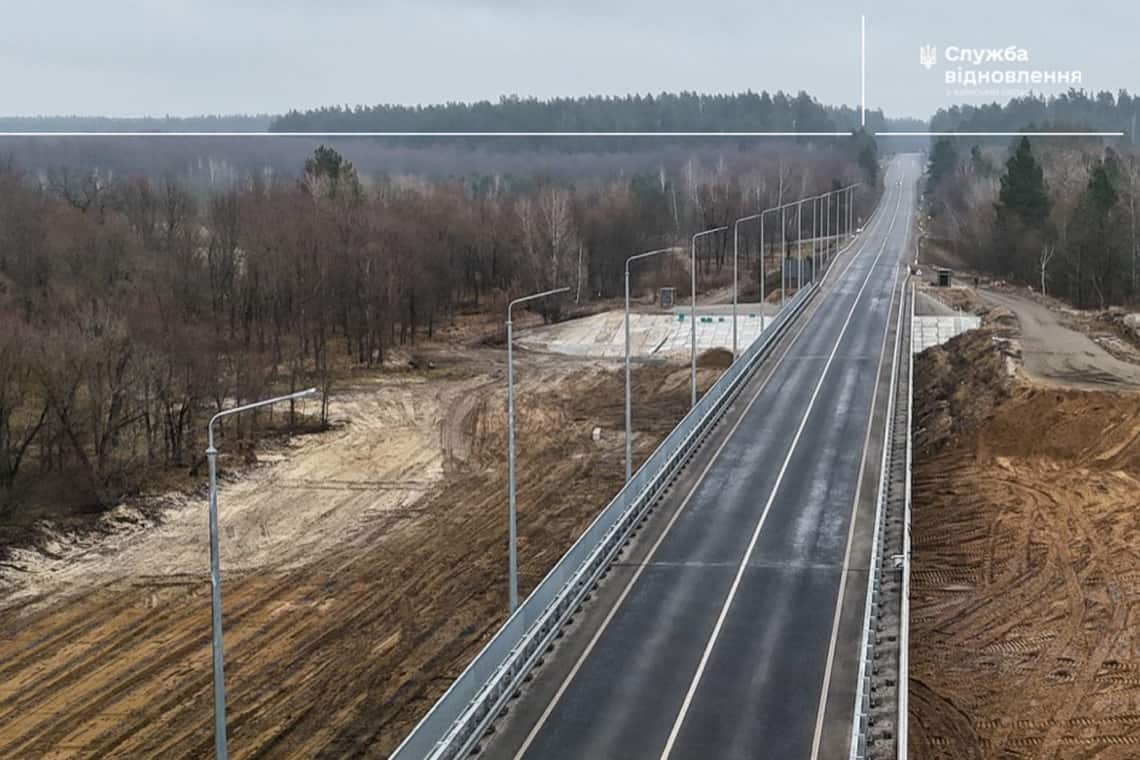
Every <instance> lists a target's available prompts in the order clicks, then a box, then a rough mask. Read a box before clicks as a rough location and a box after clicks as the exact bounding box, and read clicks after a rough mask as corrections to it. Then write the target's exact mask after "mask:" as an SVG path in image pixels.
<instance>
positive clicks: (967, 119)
mask: <svg viewBox="0 0 1140 760" xmlns="http://www.w3.org/2000/svg"><path fill="white" fill-rule="evenodd" d="M1138 113H1140V97H1136V96H1132V95H1129V94H1128V92H1127V91H1126V90H1121V91H1120V92H1119V93H1118V94H1117V95H1113V94H1112V93H1111V92H1107V91H1101V92H1098V93H1096V94H1092V93H1089V92H1085V91H1084V90H1075V89H1073V90H1069V91H1068V92H1067V93H1064V94H1061V95H1051V96H1049V97H1046V96H1044V95H1027V96H1026V97H1023V98H1013V99H1012V100H1010V101H1009V102H1008V103H1007V104H1005V105H1000V104H998V103H990V104H988V105H982V106H971V105H964V106H953V107H952V108H942V109H939V110H938V113H936V114H935V115H934V118H933V119H932V120H931V122H930V126H931V129H932V130H933V131H936V132H1015V131H1020V130H1033V129H1041V130H1045V129H1053V130H1062V131H1078V130H1095V131H1099V132H1107V131H1113V132H1115V131H1123V132H1124V133H1125V139H1126V140H1127V141H1128V142H1130V143H1131V144H1136V126H1137V114H1138ZM1002 142H1004V141H1002Z"/></svg>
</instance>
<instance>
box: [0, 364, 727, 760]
mask: <svg viewBox="0 0 1140 760" xmlns="http://www.w3.org/2000/svg"><path fill="white" fill-rule="evenodd" d="M472 353H473V352H468V354H467V355H468V356H469V357H470V356H471V355H472ZM474 353H477V352H474ZM480 355H481V356H482V357H483V359H482V360H481V361H478V360H477V361H473V362H471V365H472V367H473V369H469V370H468V371H464V372H455V371H450V372H449V371H443V372H438V371H437V372H428V373H426V374H425V373H408V374H404V375H401V376H398V377H397V378H395V379H388V378H383V379H379V380H377V379H362V380H361V381H360V383H358V384H357V386H356V387H355V388H354V389H352V390H351V391H349V392H347V393H345V394H342V395H340V396H338V397H337V398H336V399H334V400H333V407H332V415H333V417H334V418H342V419H344V424H342V425H341V426H339V427H338V428H337V429H336V430H334V431H332V432H330V433H326V434H321V435H317V436H311V437H308V438H306V439H305V440H304V441H300V442H298V443H296V444H294V445H293V446H291V447H289V448H288V449H286V450H284V451H283V452H280V453H279V456H278V457H277V459H279V460H280V461H277V462H270V463H267V464H264V465H262V466H260V467H258V468H256V469H254V470H253V471H252V473H250V474H248V475H246V476H242V477H235V476H231V477H230V478H229V479H228V480H227V481H226V482H225V483H224V485H223V488H222V490H221V494H220V499H219V501H220V504H221V514H222V531H221V538H222V542H221V543H222V547H223V549H222V556H223V588H224V606H225V632H226V634H225V652H226V678H227V681H226V686H227V692H228V706H229V710H228V716H229V721H228V723H229V731H230V750H231V754H232V755H233V756H234V757H242V758H246V757H312V756H337V757H346V756H347V757H357V756H362V757H363V756H367V757H382V756H384V755H385V754H386V753H387V752H389V751H390V750H391V749H392V748H393V747H394V746H395V745H396V743H397V742H398V741H399V740H400V738H402V737H403V735H404V734H405V733H406V732H407V731H408V730H409V729H410V727H411V726H412V725H413V724H414V723H415V721H416V720H418V719H419V717H420V716H422V714H423V713H424V712H425V711H426V710H427V708H428V707H429V706H430V705H431V703H432V702H433V701H434V700H435V699H436V698H437V697H438V696H439V694H441V693H442V692H443V690H444V689H445V688H446V687H447V685H448V684H449V682H450V681H451V680H452V679H453V678H454V677H455V676H456V675H457V674H458V673H459V672H460V670H461V669H462V668H463V667H464V665H465V664H466V663H467V662H468V661H469V660H470V658H471V657H472V656H473V655H474V654H475V652H476V651H477V650H478V649H479V647H480V646H481V645H482V644H483V643H484V642H485V641H486V640H487V639H488V638H489V637H490V636H491V634H492V633H493V632H494V631H495V630H496V628H497V627H498V626H499V625H500V624H501V622H502V621H503V619H504V618H505V609H506V561H505V557H506V540H507V538H506V520H505V513H506V482H505V481H506V477H505V466H504V461H503V460H504V452H505V446H506V430H505V414H504V407H505V399H504V393H503V378H502V373H501V370H499V369H497V368H499V367H501V362H502V358H503V357H502V354H501V352H495V351H486V350H485V351H484V352H483V353H482V354H480ZM516 361H517V362H518V368H517V369H518V378H519V383H520V385H519V398H518V422H519V430H518V447H519V448H518V451H519V468H518V471H519V489H518V498H519V531H520V540H519V551H520V571H521V573H520V574H521V586H522V588H521V592H522V593H524V594H525V593H526V592H527V591H529V589H530V588H532V587H533V586H534V584H535V583H537V581H538V580H539V579H540V577H541V576H542V575H543V573H545V571H546V570H547V569H548V568H549V567H550V566H551V565H552V564H553V563H554V562H555V560H556V559H557V558H558V557H559V556H560V555H561V553H562V552H563V551H564V550H565V549H566V548H567V547H568V546H569V544H570V543H571V542H572V541H573V540H574V538H575V537H576V536H577V535H578V534H579V533H580V532H581V530H582V529H583V528H584V527H585V525H586V524H587V523H588V521H589V520H590V519H591V518H592V517H593V515H594V514H596V512H597V510H598V509H599V508H600V507H601V506H602V505H604V504H605V503H606V501H608V499H609V498H610V497H611V496H612V495H613V493H615V492H616V490H617V488H618V486H619V485H620V482H621V478H622V473H623V464H622V450H623V443H622V440H623V439H622V425H623V422H622V420H623V404H622V384H621V383H622V380H621V374H620V372H618V371H615V370H614V369H613V368H612V365H611V366H609V367H607V366H604V365H600V364H594V363H583V362H572V361H567V360H556V359H553V358H551V357H539V356H533V355H526V354H523V355H522V356H518V357H516ZM490 367H495V368H496V369H490ZM688 372H689V370H688V367H683V368H681V367H678V368H670V367H644V368H639V369H637V371H636V373H635V375H634V381H635V382H634V394H635V407H634V420H635V425H636V430H637V435H636V436H635V451H636V456H637V458H638V459H642V458H644V457H645V456H647V455H648V453H649V451H650V450H651V449H652V447H653V446H654V445H655V443H656V442H657V441H658V440H660V439H661V438H662V437H663V436H664V435H665V434H666V433H667V432H668V430H669V429H671V428H672V426H673V425H674V424H675V421H676V420H677V419H679V418H680V417H681V416H682V415H683V414H684V412H685V411H686V410H687V406H688V398H689V388H688ZM715 375H716V372H715V371H714V370H707V369H705V370H701V372H700V378H701V383H702V385H703V386H707V385H708V384H709V382H711V380H712V378H713V377H715ZM595 428H600V431H601V437H600V440H597V441H595V440H594V436H593V433H594V430H595ZM263 459H273V457H268V458H265V457H263ZM124 522H125V524H128V525H129V524H131V521H130V520H125V521H124ZM113 532H114V531H113ZM205 532H206V526H205V508H204V501H203V500H202V499H201V498H198V497H185V503H179V504H175V505H173V507H172V508H171V510H170V514H169V516H168V518H167V519H166V520H165V521H164V522H163V523H162V524H160V525H159V526H157V527H156V526H153V525H143V526H136V527H134V528H129V529H128V528H123V529H122V531H121V533H116V536H117V537H116V538H115V539H114V540H112V541H110V542H109V543H108V542H106V541H97V542H94V543H91V544H84V543H75V542H69V540H68V538H67V537H66V536H60V537H59V546H58V547H57V548H56V550H55V551H53V552H51V553H50V556H47V555H38V556H36V555H32V554H29V553H24V554H21V555H20V556H19V557H18V558H17V561H15V562H14V563H13V567H10V568H7V569H6V570H5V572H4V575H3V580H4V584H5V585H4V586H2V587H0V594H2V596H0V613H2V614H0V757H12V758H25V757H53V758H65V757H207V756H210V755H211V754H212V751H213V743H212V742H213V739H212V707H211V705H212V702H211V671H210V659H209V658H210V649H209V636H210V605H209V583H208V575H207V572H206V570H207V554H206V551H205Z"/></svg>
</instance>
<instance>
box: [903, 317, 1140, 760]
mask: <svg viewBox="0 0 1140 760" xmlns="http://www.w3.org/2000/svg"><path fill="white" fill-rule="evenodd" d="M990 295H991V294H986V296H985V297H987V298H989V297H990ZM993 302H995V303H996V304H1000V305H1002V306H1003V307H1005V308H1009V309H1010V310H1011V311H1014V312H1015V313H1016V314H1017V315H1018V317H1019V322H1020V326H1021V328H1022V329H1023V330H1024V331H1025V332H1024V334H1023V335H1022V336H1020V340H1021V342H1022V344H1023V348H1024V359H1025V363H1026V369H1025V372H1022V371H1021V370H1020V369H1019V368H1018V367H1017V355H1018V351H1017V348H1016V345H1015V344H1016V341H1017V340H1018V338H1019V336H1018V335H1017V334H1016V331H1015V330H1010V329H1008V327H1002V326H1001V324H1002V322H1003V320H1000V319H999V320H998V321H997V323H996V325H995V324H994V323H993V322H991V325H994V326H992V327H990V328H988V329H984V330H980V331H975V332H972V333H968V334H966V335H963V336H960V337H959V338H956V339H955V340H953V341H951V342H950V343H949V344H948V345H947V346H945V347H941V348H934V349H931V350H929V351H927V352H926V353H924V354H923V355H921V356H920V357H919V358H918V361H917V365H916V399H915V431H916V439H915V470H914V518H913V519H914V524H913V562H914V565H913V587H912V598H911V605H912V607H911V610H912V612H911V614H912V618H911V626H912V628H911V636H912V639H911V642H912V643H911V728H910V751H911V756H912V757H915V758H947V759H950V758H954V759H955V760H958V759H959V758H1042V759H1044V758H1093V757H1096V758H1122V759H1123V758H1135V757H1140V638H1138V637H1137V631H1140V625H1138V623H1140V518H1138V517H1137V515H1138V512H1137V507H1138V506H1140V502H1138V499H1137V496H1136V494H1137V493H1140V489H1138V486H1140V482H1138V480H1140V394H1136V393H1131V392H1113V391H1105V390H1103V389H1104V388H1105V387H1110V388H1120V387H1125V386H1126V384H1127V383H1128V382H1130V381H1131V378H1133V377H1134V376H1135V375H1134V372H1135V368H1133V367H1125V368H1121V367H1118V366H1117V365H1116V364H1115V363H1114V362H1115V360H1113V361H1112V362H1109V361H1106V359H1105V356H1103V355H1102V354H1103V352H1100V353H1098V352H1096V351H1093V350H1091V349H1090V348H1089V346H1090V345H1095V344H1092V343H1091V341H1088V339H1087V338H1084V336H1083V335H1078V334H1076V333H1072V331H1071V330H1065V329H1064V328H1062V327H1060V326H1059V325H1058V324H1057V322H1056V319H1055V318H1050V317H1051V315H1050V314H1041V313H1040V311H1039V310H1037V309H1034V308H1031V307H1030V306H1027V305H1025V304H1023V303H1022V302H1021V300H1020V299H1017V300H1014V299H1010V298H1007V297H1002V298H994V299H993ZM1069 333H1072V334H1071V335H1070V334H1069ZM1074 335H1075V336H1076V337H1073V336H1074ZM1082 338H1083V340H1080V339H1082ZM1010 339H1012V340H1010ZM1109 358H1111V357H1109ZM1030 367H1032V370H1031V369H1030ZM1084 372H1088V373H1089V374H1088V375H1087V376H1086V375H1083V374H1081V373H1084ZM1026 375H1029V376H1030V377H1029V378H1027V377H1026ZM1038 376H1039V377H1041V378H1042V379H1043V380H1044V382H1039V381H1036V380H1034V379H1031V378H1034V377H1038ZM1074 376H1075V379H1076V380H1077V381H1079V383H1080V385H1081V386H1082V388H1091V387H1099V388H1100V389H1101V390H1085V389H1081V390H1075V389H1072V388H1065V387H1061V386H1060V383H1061V382H1063V381H1068V380H1072V379H1074Z"/></svg>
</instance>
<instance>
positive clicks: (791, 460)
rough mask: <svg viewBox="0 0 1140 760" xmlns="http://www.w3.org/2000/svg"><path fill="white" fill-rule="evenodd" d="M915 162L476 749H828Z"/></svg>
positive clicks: (904, 164) (849, 671)
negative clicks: (649, 526) (635, 543)
mask: <svg viewBox="0 0 1140 760" xmlns="http://www.w3.org/2000/svg"><path fill="white" fill-rule="evenodd" d="M918 171H919V163H918V160H917V158H913V157H905V156H904V157H902V158H900V159H898V160H896V161H895V162H894V163H893V164H892V165H891V167H890V168H889V170H888V173H887V177H886V180H885V182H886V194H885V197H884V199H883V201H882V204H881V207H880V212H879V214H878V215H877V216H876V217H874V218H873V219H872V220H871V221H870V222H869V223H868V224H867V230H866V232H865V233H864V234H863V236H862V240H861V241H860V242H859V243H858V244H857V245H856V247H855V248H854V250H853V251H852V252H851V253H850V254H848V255H846V256H844V257H843V258H841V259H839V260H838V261H837V263H836V265H835V266H834V267H833V269H832V271H831V272H830V273H829V274H828V283H829V284H828V286H827V287H826V288H825V291H824V292H823V293H822V294H821V295H820V296H819V297H817V299H816V302H815V306H814V307H813V310H812V311H811V312H810V314H809V315H808V316H807V317H806V319H805V321H804V322H803V324H802V325H800V326H797V327H796V328H794V329H793V333H792V337H789V338H787V339H786V340H785V341H784V345H783V347H782V349H781V350H779V351H777V353H776V354H775V355H774V356H773V357H772V358H771V359H769V360H768V362H767V363H766V364H768V365H769V366H768V367H767V369H766V370H765V371H762V372H761V373H759V375H758V377H757V378H754V380H753V381H752V382H751V383H750V384H749V386H748V388H747V389H746V390H745V392H744V393H743V394H742V395H741V397H740V398H739V399H738V400H737V401H736V402H735V405H736V406H737V407H739V409H738V410H737V412H736V415H735V419H733V417H732V415H731V414H730V415H729V420H730V421H731V424H724V425H722V427H725V428H726V429H725V430H724V431H720V432H719V434H718V435H719V437H718V438H716V439H715V440H713V441H712V442H711V444H710V445H707V446H706V448H707V449H708V450H707V451H705V452H704V456H703V458H699V459H698V460H696V461H695V462H694V463H693V464H691V465H690V466H689V467H688V468H687V470H688V471H690V472H689V476H688V478H687V479H683V480H682V481H681V482H680V484H679V487H677V488H675V489H674V494H673V496H672V498H671V501H672V502H673V503H672V504H671V505H666V506H665V507H664V508H663V509H661V510H660V513H659V514H655V515H654V518H653V521H654V522H655V523H659V524H658V525H657V526H656V529H655V530H650V531H647V532H646V534H647V535H645V536H642V537H641V538H639V541H640V542H641V548H640V551H636V550H634V551H630V552H629V553H628V554H627V555H626V557H625V558H624V560H625V561H624V564H622V565H621V566H619V567H617V568H615V570H614V572H612V573H611V576H610V577H609V578H608V579H607V581H606V583H605V584H604V586H603V590H602V591H600V592H599V598H598V599H597V600H596V601H595V602H594V603H593V609H592V610H589V611H587V612H584V613H583V614H582V615H581V616H580V617H581V618H582V620H580V621H578V622H577V623H576V624H575V625H574V626H573V627H572V629H571V630H570V631H569V632H568V633H567V636H566V641H565V643H564V644H560V646H559V650H558V651H557V652H556V653H555V654H554V655H552V656H551V658H550V659H551V663H549V664H547V665H545V666H544V667H543V668H542V669H541V670H540V671H539V672H538V674H537V675H536V677H535V679H534V681H533V682H532V683H531V684H530V685H529V686H528V687H527V689H526V690H525V691H524V693H523V695H522V696H521V697H520V699H519V700H517V701H516V704H515V705H514V706H513V707H512V708H511V713H510V715H509V716H508V718H507V719H505V720H503V721H500V723H501V725H499V726H497V728H496V734H495V736H494V738H493V739H492V740H491V741H490V742H488V743H487V744H486V746H485V747H484V753H485V756H487V757H493V758H500V757H502V758H528V760H529V759H534V760H539V759H541V760H551V759H558V758H614V759H617V758H621V759H625V758H665V757H673V758H701V759H702V760H705V759H707V758H723V759H726V760H727V759H730V758H749V759H752V758H760V757H771V758H811V757H840V756H845V755H846V751H847V743H848V742H847V736H848V735H849V733H850V726H851V716H852V713H853V709H854V702H853V699H854V697H853V693H854V692H853V688H854V680H855V675H854V672H855V670H854V667H855V663H856V651H857V649H858V636H859V628H860V626H861V623H862V614H863V607H862V598H863V596H864V591H865V584H866V567H867V564H868V557H867V556H866V555H867V554H868V550H869V540H867V539H866V537H864V539H863V540H860V539H859V538H858V533H859V531H857V530H856V525H857V523H859V522H860V521H862V522H863V523H866V522H867V519H868V513H870V511H871V510H872V509H873V500H874V493H873V491H874V490H875V488H876V487H877V475H878V458H877V457H876V456H875V452H876V451H879V450H881V447H880V448H878V449H876V448H875V445H876V444H875V442H874V441H875V439H876V438H878V437H879V435H881V425H882V419H881V416H882V412H881V411H879V417H878V419H876V415H875V414H874V412H875V410H881V407H882V406H883V404H885V401H886V399H885V389H884V390H879V391H877V390H876V389H877V388H885V384H884V383H883V378H884V377H886V376H887V374H888V372H889V369H890V363H891V357H890V353H891V352H890V351H889V347H888V346H889V342H888V340H887V338H888V334H889V332H890V331H889V329H888V328H893V325H894V317H895V314H894V307H895V306H897V302H896V301H894V297H895V296H896V295H897V294H898V292H899V288H898V287H897V286H898V283H899V282H900V280H899V278H900V269H899V267H898V265H899V262H900V261H902V260H903V259H904V258H905V253H904V250H905V248H906V247H907V236H908V234H909V226H910V221H911V217H912V209H913V204H914V200H915V198H914V182H915V179H916V178H917V175H918ZM899 180H901V183H900V182H899ZM797 330H798V332H796V331H797ZM873 423H875V424H876V425H877V426H878V427H877V428H875V429H874V430H872V428H873V427H874V425H873ZM868 485H869V486H870V487H868ZM863 532H865V533H866V532H869V531H866V530H864V531H863ZM634 548H635V549H637V547H634ZM833 684H834V685H835V686H833Z"/></svg>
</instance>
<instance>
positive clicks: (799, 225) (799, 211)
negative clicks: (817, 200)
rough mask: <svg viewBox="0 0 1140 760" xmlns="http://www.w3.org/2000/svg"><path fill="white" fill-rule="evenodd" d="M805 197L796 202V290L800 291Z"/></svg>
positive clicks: (802, 278) (801, 285)
mask: <svg viewBox="0 0 1140 760" xmlns="http://www.w3.org/2000/svg"><path fill="white" fill-rule="evenodd" d="M805 200H806V198H801V199H800V201H799V203H797V204H796V292H797V293H798V292H800V288H802V287H803V286H804V256H803V243H802V240H803V236H804V201H805Z"/></svg>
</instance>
